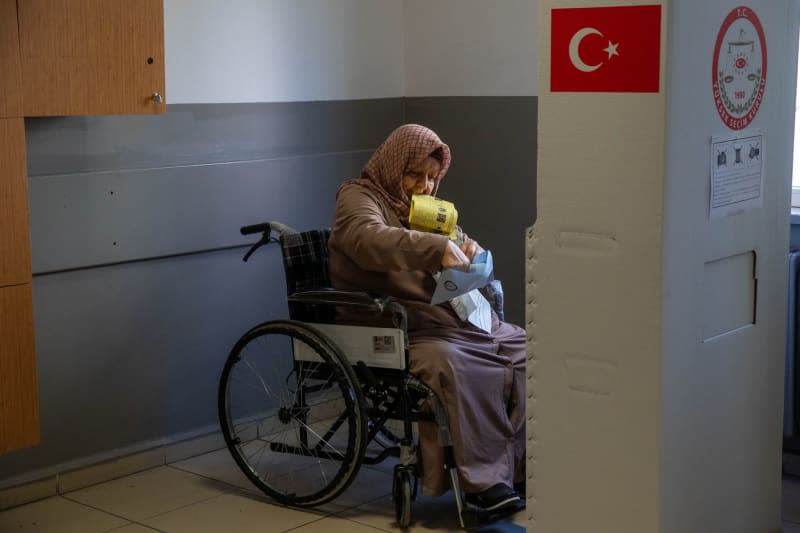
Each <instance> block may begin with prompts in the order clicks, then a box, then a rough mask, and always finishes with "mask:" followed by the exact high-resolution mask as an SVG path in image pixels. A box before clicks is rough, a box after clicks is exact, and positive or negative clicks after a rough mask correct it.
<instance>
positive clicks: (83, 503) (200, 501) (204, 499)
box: [59, 478, 230, 529]
mask: <svg viewBox="0 0 800 533" xmlns="http://www.w3.org/2000/svg"><path fill="white" fill-rule="evenodd" d="M118 479H123V478H118ZM229 494H230V493H228V492H221V493H220V494H215V495H213V496H210V497H208V498H202V499H200V500H197V501H194V502H192V503H187V504H186V505H181V506H180V507H176V508H174V509H170V510H169V511H164V512H163V513H157V514H154V515H149V516H145V517H143V518H140V519H138V520H149V519H151V518H157V517H159V516H164V515H165V514H169V513H172V512H174V511H179V510H181V509H186V508H187V507H191V506H192V505H197V504H198V503H205V502H208V501H211V500H213V499H215V498H219V497H221V496H227V495H229ZM59 496H60V497H62V498H64V499H65V500H68V501H70V502H72V503H77V504H79V505H83V506H84V507H88V508H90V509H94V510H95V511H101V512H103V513H106V514H109V515H111V516H114V517H117V518H121V519H122V520H127V521H128V522H134V523H136V524H138V525H141V526H144V527H150V528H151V529H154V528H152V527H151V526H149V525H147V524H146V523H144V522H139V521H138V520H137V519H134V518H127V517H125V516H122V515H118V514H116V513H113V512H111V511H108V510H106V509H103V508H102V507H96V506H94V505H89V504H88V503H85V502H82V501H78V500H74V499H72V498H67V497H66V495H64V494H59Z"/></svg>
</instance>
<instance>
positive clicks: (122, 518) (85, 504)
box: [56, 476, 167, 533]
mask: <svg viewBox="0 0 800 533" xmlns="http://www.w3.org/2000/svg"><path fill="white" fill-rule="evenodd" d="M123 477H124V476H123ZM56 496H57V497H59V498H62V499H64V500H67V501H68V502H71V503H74V504H77V505H80V506H81V507H86V508H87V509H92V510H94V511H99V512H101V513H103V514H107V515H109V516H113V517H114V518H119V519H120V520H125V521H126V522H127V524H124V525H121V526H117V527H115V528H112V529H108V530H106V533H107V532H108V531H114V530H115V529H121V528H123V527H127V526H129V525H131V524H136V525H138V526H142V527H147V528H150V529H153V530H155V531H158V532H159V533H167V532H165V531H162V530H160V529H157V528H154V527H150V526H148V525H146V524H143V523H141V522H139V521H137V520H135V519H131V518H127V517H125V516H122V515H118V514H116V513H113V512H111V511H109V510H107V509H103V508H101V507H96V506H94V505H89V504H88V503H84V502H81V501H78V500H74V499H72V498H68V497H67V496H66V494H57V495H56Z"/></svg>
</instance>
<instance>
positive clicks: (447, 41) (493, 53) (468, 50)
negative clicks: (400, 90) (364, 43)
mask: <svg viewBox="0 0 800 533" xmlns="http://www.w3.org/2000/svg"><path fill="white" fill-rule="evenodd" d="M537 5H538V1H537V0H405V1H404V6H405V38H406V46H405V52H406V84H405V96H535V95H536V94H537V91H536V57H537V43H536V20H537Z"/></svg>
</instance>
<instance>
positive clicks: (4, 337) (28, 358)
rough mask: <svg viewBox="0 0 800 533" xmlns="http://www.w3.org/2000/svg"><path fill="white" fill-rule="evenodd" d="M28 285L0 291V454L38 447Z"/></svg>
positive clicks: (37, 413) (37, 418)
mask: <svg viewBox="0 0 800 533" xmlns="http://www.w3.org/2000/svg"><path fill="white" fill-rule="evenodd" d="M33 343H34V339H33V309H32V305H31V285H30V284H29V283H26V284H24V285H16V286H14V287H4V288H2V289H0V453H2V452H8V451H11V450H17V449H20V448H27V447H29V446H34V445H36V444H38V443H39V401H38V396H37V387H36V360H35V357H34V344H33Z"/></svg>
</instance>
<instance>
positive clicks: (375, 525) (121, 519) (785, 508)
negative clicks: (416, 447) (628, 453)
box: [0, 449, 800, 533]
mask: <svg viewBox="0 0 800 533" xmlns="http://www.w3.org/2000/svg"><path fill="white" fill-rule="evenodd" d="M391 486H392V478H391V465H390V464H386V463H384V464H382V465H378V466H375V467H367V466H365V467H362V469H361V471H360V472H359V475H358V478H357V479H356V481H355V482H354V483H353V485H352V486H351V487H350V488H349V489H348V490H347V491H346V492H345V493H344V494H343V495H341V496H340V497H339V498H337V499H336V500H334V501H333V502H331V503H329V504H327V505H325V506H322V507H321V508H317V509H314V510H312V511H305V510H298V509H290V508H286V507H281V506H278V505H275V504H273V503H271V502H270V501H269V500H268V499H267V498H266V497H264V496H263V495H261V493H260V492H258V491H257V490H256V489H255V488H254V487H253V486H252V485H251V484H250V482H249V481H248V480H247V479H246V478H245V477H244V475H243V474H241V473H240V472H239V469H238V468H237V467H236V465H235V464H234V462H233V460H232V459H231V456H230V454H229V453H228V451H227V450H224V449H223V450H218V451H215V452H211V453H207V454H205V455H201V456H198V457H193V458H191V459H186V460H183V461H179V462H175V463H172V464H170V465H167V466H161V467H158V468H153V469H150V470H145V471H143V472H139V473H137V474H133V475H130V476H126V477H123V478H120V479H116V480H114V481H109V482H106V483H101V484H98V485H94V486H91V487H88V488H84V489H80V490H75V491H73V492H68V493H66V494H63V495H60V496H55V497H52V498H48V499H45V500H41V501H38V502H34V503H30V504H27V505H23V506H20V507H15V508H12V509H9V510H7V511H4V512H0V532H2V533H11V532H15V533H16V532H19V533H73V532H74V533H101V532H107V531H111V532H114V533H154V532H164V533H184V532H185V533H250V532H258V533H283V532H286V531H291V532H292V533H375V532H378V531H385V532H386V531H388V532H398V531H401V530H400V529H399V528H398V527H397V526H396V524H395V521H394V506H393V504H392V502H391V497H390V491H391ZM413 516H414V522H413V524H412V527H411V528H410V529H409V530H408V531H410V532H412V533H419V532H423V531H432V530H435V531H443V532H456V531H461V529H460V528H459V525H458V518H457V516H456V511H455V503H454V501H453V497H452V495H451V494H448V495H445V496H443V497H441V498H435V499H434V498H427V497H425V496H422V495H420V496H419V498H418V499H417V501H416V502H415V503H414V507H413ZM782 518H783V531H784V533H800V478H795V477H786V478H784V481H783V502H782ZM512 521H513V522H514V523H516V524H519V525H522V526H524V524H525V513H524V511H523V512H521V513H518V514H517V515H516V516H514V517H512Z"/></svg>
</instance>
